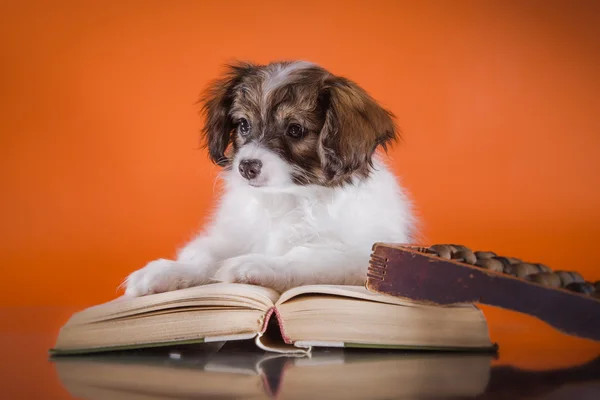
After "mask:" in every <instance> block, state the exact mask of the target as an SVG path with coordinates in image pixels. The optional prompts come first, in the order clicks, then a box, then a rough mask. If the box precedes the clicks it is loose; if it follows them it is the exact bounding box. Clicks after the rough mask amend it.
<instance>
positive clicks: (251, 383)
mask: <svg viewBox="0 0 600 400" xmlns="http://www.w3.org/2000/svg"><path fill="white" fill-rule="evenodd" d="M217 355H218V353H217ZM491 358H492V357H491V356H490V355H486V354H471V355H449V354H448V353H445V354H436V355H435V356H434V355H433V354H431V353H430V354H428V355H423V354H421V355H407V354H390V353H388V354H369V355H365V354H364V353H363V354H360V355H357V356H356V357H354V358H352V357H347V356H346V357H345V356H344V354H343V353H341V354H335V353H334V354H329V355H328V354H323V355H320V356H316V357H312V358H298V357H287V356H273V355H271V356H266V357H263V358H260V359H254V360H253V359H252V358H251V357H250V358H249V357H246V362H245V363H244V362H242V361H240V359H236V358H230V357H228V356H227V355H226V354H223V355H222V356H221V357H214V358H211V359H209V360H208V361H207V362H206V363H204V364H203V365H197V366H195V367H192V366H187V367H186V366H184V365H183V363H181V364H180V366H177V363H175V364H174V365H173V366H165V365H162V364H161V363H160V362H157V363H154V364H152V363H148V362H147V361H142V362H143V364H142V362H140V363H135V362H128V363H126V362H119V361H118V359H116V358H110V357H104V358H97V359H93V358H92V359H90V358H87V357H85V358H78V357H73V358H70V357H69V358H57V359H56V360H55V362H54V363H55V367H56V370H57V372H58V375H59V378H60V381H61V382H62V384H63V386H64V387H65V389H67V390H68V391H69V393H70V394H71V395H72V396H73V397H77V398H81V399H85V400H112V399H114V400H119V399H133V400H151V399H158V398H197V397H201V396H205V397H211V398H244V399H246V398H247V399H263V398H264V399H266V398H273V397H277V398H278V399H313V398H315V399H316V398H328V399H366V398H368V399H377V398H379V399H383V398H392V397H393V398H399V397H408V398H421V397H471V396H476V395H479V394H481V393H483V392H484V390H485V388H486V385H487V383H488V380H489V374H490V362H491ZM250 361H253V362H250ZM244 364H245V365H246V366H245V368H244Z"/></svg>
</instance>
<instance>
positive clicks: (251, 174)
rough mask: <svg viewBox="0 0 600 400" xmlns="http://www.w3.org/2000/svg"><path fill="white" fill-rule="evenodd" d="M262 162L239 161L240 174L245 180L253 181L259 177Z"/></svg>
mask: <svg viewBox="0 0 600 400" xmlns="http://www.w3.org/2000/svg"><path fill="white" fill-rule="evenodd" d="M261 168H262V161H260V160H242V161H240V167H239V170H240V174H242V176H243V177H244V178H246V179H254V178H256V177H257V176H258V175H260V169H261Z"/></svg>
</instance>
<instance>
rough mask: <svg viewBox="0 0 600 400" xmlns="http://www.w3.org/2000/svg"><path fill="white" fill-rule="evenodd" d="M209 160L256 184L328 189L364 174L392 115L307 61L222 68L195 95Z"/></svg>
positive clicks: (391, 136) (390, 136) (388, 137)
mask: <svg viewBox="0 0 600 400" xmlns="http://www.w3.org/2000/svg"><path fill="white" fill-rule="evenodd" d="M201 101H202V103H203V107H202V110H203V111H204V114H205V125H204V128H203V130H202V131H203V134H204V139H205V142H206V143H205V144H206V147H207V148H208V151H209V155H210V158H211V159H212V161H213V162H214V163H216V164H218V165H220V166H223V167H225V168H227V169H229V170H231V172H232V177H233V178H234V179H239V182H241V183H244V184H248V185H251V186H255V187H263V188H271V189H285V188H289V187H293V186H297V185H300V186H305V185H321V186H328V187H334V186H339V185H343V184H345V183H347V182H351V181H352V180H353V179H354V178H364V177H367V176H368V174H369V172H370V170H371V167H372V165H373V164H372V157H373V153H374V152H375V150H377V148H378V147H380V146H381V147H382V148H384V149H385V148H386V145H388V144H389V143H390V142H392V141H394V140H395V139H396V137H397V133H396V127H395V125H394V122H393V119H392V118H393V116H392V114H391V113H390V112H388V111H387V110H385V109H383V108H382V107H381V106H380V105H378V104H377V102H376V101H375V100H373V99H372V98H371V96H369V94H367V92H365V91H364V90H363V89H362V88H360V87H359V86H358V85H356V84H355V83H354V82H352V81H350V80H348V79H345V78H343V77H338V76H334V75H332V74H331V73H329V72H328V71H326V70H325V69H323V68H321V67H319V66H317V65H314V64H311V63H307V62H300V61H295V62H277V63H271V64H268V65H256V64H250V63H240V64H236V65H232V66H229V67H228V69H227V72H226V74H225V76H224V77H222V78H221V79H218V80H216V81H214V82H213V83H212V85H210V87H209V88H208V90H207V92H206V93H205V95H204V97H203V98H202V100H201Z"/></svg>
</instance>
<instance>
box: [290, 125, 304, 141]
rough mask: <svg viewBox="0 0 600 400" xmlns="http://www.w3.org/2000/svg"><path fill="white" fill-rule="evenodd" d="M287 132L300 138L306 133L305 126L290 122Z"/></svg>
mask: <svg viewBox="0 0 600 400" xmlns="http://www.w3.org/2000/svg"><path fill="white" fill-rule="evenodd" d="M286 134H287V135H288V136H291V137H293V138H299V137H302V135H304V128H303V127H302V126H300V125H298V124H290V125H289V126H288V127H287V131H286Z"/></svg>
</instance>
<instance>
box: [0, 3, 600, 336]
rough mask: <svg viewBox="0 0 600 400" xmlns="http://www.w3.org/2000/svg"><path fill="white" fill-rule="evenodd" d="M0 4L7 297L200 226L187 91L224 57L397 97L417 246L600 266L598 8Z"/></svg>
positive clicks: (98, 292) (20, 301)
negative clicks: (283, 65) (280, 64)
mask: <svg viewBox="0 0 600 400" xmlns="http://www.w3.org/2000/svg"><path fill="white" fill-rule="evenodd" d="M121 3H122V4H121ZM0 7H1V10H0V38H1V39H0V40H1V42H0V46H1V47H0V54H1V55H2V63H1V65H0V70H1V74H0V83H1V90H0V96H1V103H0V133H1V137H0V140H1V143H0V144H1V147H0V148H1V151H2V156H1V157H0V174H1V175H0V176H1V182H2V196H1V197H0V202H1V208H0V212H1V215H0V218H1V221H2V224H3V229H2V232H1V233H0V235H1V236H0V243H1V253H2V254H1V256H2V258H1V260H2V265H3V266H2V271H3V277H2V280H1V282H2V283H1V284H0V285H2V286H1V291H0V305H4V306H26V305H27V306H31V305H81V306H83V305H90V304H94V303H97V302H101V301H106V300H109V299H111V298H113V297H115V296H116V294H117V291H116V288H117V286H118V285H119V284H120V283H121V281H122V280H123V279H124V278H125V276H126V275H127V274H128V273H130V272H131V271H133V270H135V269H137V268H140V267H142V266H143V265H144V264H145V263H146V262H148V261H150V260H152V259H155V258H158V257H165V258H168V257H171V256H172V255H173V253H174V251H175V248H176V247H177V246H179V245H181V244H183V243H184V242H185V241H186V240H187V239H188V238H189V237H190V235H192V234H193V233H194V232H195V231H196V230H197V229H198V228H199V227H200V226H201V223H202V219H203V218H204V217H205V216H206V215H207V213H208V212H209V211H210V209H211V207H212V205H213V204H214V203H213V201H214V198H215V193H214V192H213V181H214V179H215V176H216V173H217V172H218V169H217V168H216V167H214V166H212V165H211V164H210V163H209V162H208V158H207V156H206V154H205V153H204V152H203V151H201V150H199V134H198V131H199V128H200V126H201V121H200V119H199V117H198V115H197V111H198V107H197V106H196V105H195V101H196V99H197V96H198V94H199V93H200V91H201V90H202V89H203V88H204V87H205V85H206V84H207V82H208V81H209V80H211V79H213V78H214V77H216V76H217V75H218V74H219V72H220V71H221V70H222V69H221V66H222V65H223V64H224V63H226V62H228V61H231V60H233V59H246V60H252V61H257V62H268V61H270V60H279V59H305V60H311V61H314V62H317V63H319V64H321V65H323V66H324V67H326V68H328V69H330V70H331V71H332V72H334V73H336V74H340V75H344V76H347V77H349V78H351V79H353V80H355V81H357V82H358V83H359V84H360V85H362V86H363V87H364V88H366V89H367V90H368V91H369V92H370V93H371V94H372V95H373V96H374V97H376V98H377V99H378V100H379V101H380V102H381V103H382V104H383V105H385V106H386V107H388V108H389V109H391V110H392V111H393V112H394V113H395V114H396V115H397V119H398V124H399V126H400V127H401V129H402V131H403V135H404V143H402V144H401V145H399V146H397V147H396V148H395V149H394V150H393V151H392V152H391V153H390V155H391V156H392V158H393V167H394V169H395V171H396V172H397V173H398V174H399V176H400V177H401V179H402V181H403V183H404V185H405V186H406V187H407V188H408V190H409V191H410V193H411V197H412V198H413V200H414V201H415V203H416V206H417V209H418V212H419V215H420V218H421V220H422V234H423V241H424V242H427V243H443V242H454V243H461V244H465V245H468V246H470V247H472V248H476V249H491V250H494V251H497V252H499V253H503V254H505V255H510V256H516V257H521V258H525V259H528V260H532V261H537V262H544V263H546V264H548V265H550V266H551V267H553V268H562V269H571V270H577V271H579V272H581V273H582V274H583V275H584V276H585V277H586V278H587V279H589V280H598V279H600V268H598V266H597V265H598V259H599V258H598V255H597V252H596V251H595V250H596V248H597V247H598V243H597V240H598V238H600V207H599V205H600V179H599V177H598V173H599V172H600V156H599V155H598V150H599V149H600V147H599V145H600V115H599V114H600V113H599V112H600V96H599V95H598V93H600V74H598V71H600V45H599V39H598V38H600V23H599V21H598V19H599V18H598V15H600V14H599V13H600V2H597V1H593V0H592V1H588V2H583V1H577V2H575V1H573V2H563V1H519V2H506V1H483V2H482V1H456V2H446V1H429V2H416V1H410V2H408V1H374V0H371V1H364V2H356V1H344V2H341V1H338V2H334V1H322V0H318V1H304V0H303V1H293V2H283V1H262V2H261V1H257V2H252V1H216V2H214V1H210V2H209V1H173V2H167V1H151V0H145V1H127V2H118V1H85V2H82V1H63V0H61V1H23V2H17V1H13V2H3V4H2V5H1V6H0ZM486 312H488V313H489V314H488V315H489V316H490V318H491V322H492V325H493V329H499V330H500V331H501V330H502V329H505V330H506V329H507V330H508V331H511V330H510V329H511V328H510V326H517V325H507V324H502V323H501V322H506V321H508V320H509V319H510V318H514V320H513V322H514V321H522V317H519V316H512V317H511V316H510V315H508V314H506V313H502V312H498V311H495V310H489V311H486ZM514 323H515V324H516V322H514ZM531 326H534V327H535V329H543V327H541V326H538V325H536V324H535V323H533V325H531ZM523 329H525V328H523ZM527 329H530V328H527ZM511 332H513V333H514V332H519V331H518V330H517V331H515V330H513V331H511ZM523 332H525V331H523ZM527 332H531V331H529V330H527ZM535 332H537V331H535ZM547 334H548V336H547V337H548V338H550V337H552V338H555V336H552V335H553V333H552V332H549V333H548V332H547Z"/></svg>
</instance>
